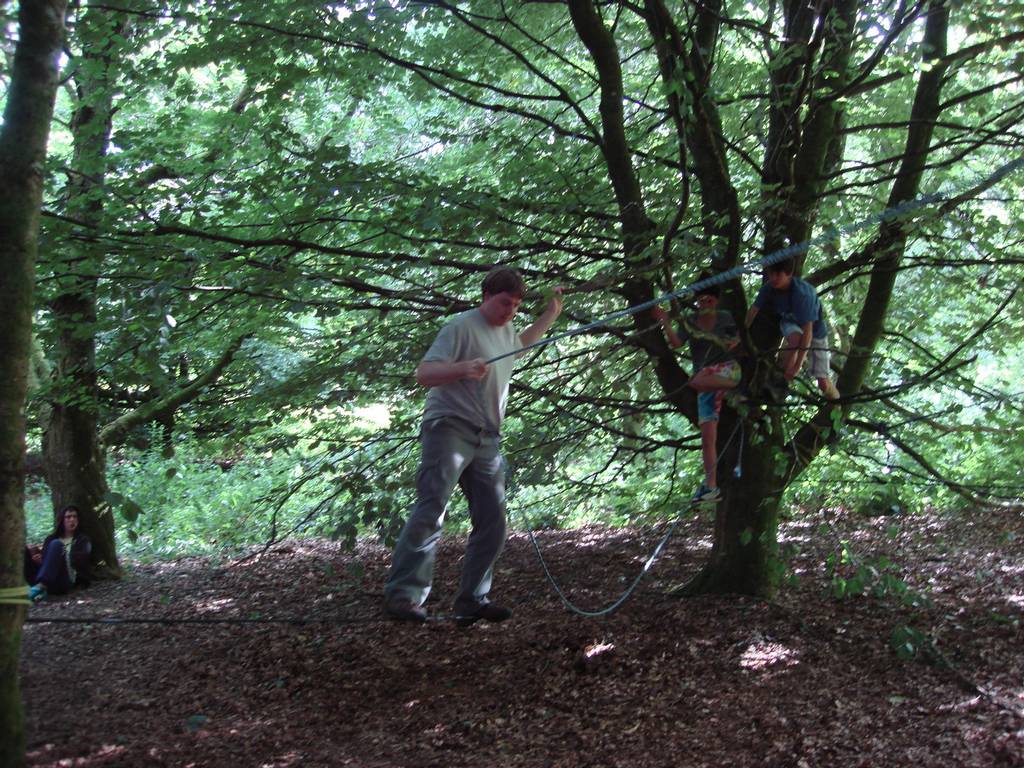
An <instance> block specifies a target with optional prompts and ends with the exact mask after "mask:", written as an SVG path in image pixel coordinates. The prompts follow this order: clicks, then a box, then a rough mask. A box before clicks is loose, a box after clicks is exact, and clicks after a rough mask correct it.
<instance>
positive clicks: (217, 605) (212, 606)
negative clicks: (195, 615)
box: [196, 597, 235, 613]
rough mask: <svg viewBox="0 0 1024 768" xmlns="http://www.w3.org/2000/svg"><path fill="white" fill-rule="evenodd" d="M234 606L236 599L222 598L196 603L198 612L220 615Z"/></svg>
mask: <svg viewBox="0 0 1024 768" xmlns="http://www.w3.org/2000/svg"><path fill="white" fill-rule="evenodd" d="M234 604H235V598H233V597H221V598H218V599H216V600H202V601H200V602H198V603H196V610H197V611H200V612H202V613H220V612H221V611H223V610H225V609H226V608H231V607H232V606H233V605H234Z"/></svg>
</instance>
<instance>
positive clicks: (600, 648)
mask: <svg viewBox="0 0 1024 768" xmlns="http://www.w3.org/2000/svg"><path fill="white" fill-rule="evenodd" d="M614 650H615V644H614V643H594V644H593V645H588V646H587V647H586V648H584V649H583V658H585V659H592V658H594V657H595V656H600V655H601V654H602V653H609V652H610V651H614Z"/></svg>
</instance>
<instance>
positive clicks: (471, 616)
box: [455, 603, 512, 627]
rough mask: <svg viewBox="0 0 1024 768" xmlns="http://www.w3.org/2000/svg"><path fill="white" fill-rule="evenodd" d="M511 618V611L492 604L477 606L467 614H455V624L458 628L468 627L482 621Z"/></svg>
mask: <svg viewBox="0 0 1024 768" xmlns="http://www.w3.org/2000/svg"><path fill="white" fill-rule="evenodd" d="M511 618H512V610H511V609H509V608H505V607H504V606H501V605H495V604H494V603H483V604H482V605H478V606H477V607H476V608H475V609H473V611H471V612H469V613H456V614H455V623H456V624H458V625H459V626H460V627H468V626H471V625H472V624H476V622H478V621H480V619H483V620H484V621H505V620H506V619H511Z"/></svg>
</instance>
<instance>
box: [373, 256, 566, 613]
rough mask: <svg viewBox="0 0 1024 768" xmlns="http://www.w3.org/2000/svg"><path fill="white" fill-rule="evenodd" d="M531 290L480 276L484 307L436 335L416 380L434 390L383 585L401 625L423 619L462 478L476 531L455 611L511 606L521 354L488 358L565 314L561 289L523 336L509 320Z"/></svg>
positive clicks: (517, 280)
mask: <svg viewBox="0 0 1024 768" xmlns="http://www.w3.org/2000/svg"><path fill="white" fill-rule="evenodd" d="M525 293H526V286H525V285H524V283H523V278H522V276H521V275H520V274H519V273H518V272H517V271H516V270H514V269H511V268H509V267H495V268H494V269H492V270H491V271H490V272H488V273H487V276H486V277H485V278H484V282H483V300H482V301H481V303H480V306H478V307H476V308H475V309H471V310H469V311H468V312H463V313H462V314H460V315H458V316H456V317H455V318H454V319H453V320H452V321H451V322H449V323H448V324H447V325H445V326H444V327H443V328H442V329H441V332H440V333H439V334H438V335H437V338H436V339H434V343H433V344H432V345H431V346H430V349H429V350H428V351H427V354H426V355H424V357H423V360H422V361H421V362H420V364H419V367H417V368H416V381H417V382H418V383H419V384H421V385H423V386H425V387H429V389H430V392H429V393H428V394H427V403H426V408H425V409H424V413H423V423H422V426H421V429H420V446H421V449H422V455H421V459H420V466H419V470H418V471H417V473H416V505H415V507H413V510H412V513H411V514H410V515H409V519H408V520H407V521H406V523H405V527H404V528H403V529H402V533H401V535H400V536H399V537H398V543H397V544H396V545H395V551H394V554H393V556H392V563H391V573H390V575H389V576H388V581H387V584H386V585H385V587H384V609H385V612H386V613H387V614H388V616H390V617H391V618H394V619H398V620H400V621H418V622H422V621H426V618H427V612H426V610H425V609H424V608H423V603H424V601H425V600H426V599H427V595H428V594H429V593H430V586H431V582H432V578H433V571H434V556H435V550H436V548H437V543H438V541H439V540H440V538H441V526H442V524H443V523H444V516H445V512H446V510H447V507H448V500H449V498H450V497H451V494H452V492H453V491H454V489H455V484H456V483H458V484H459V485H460V486H461V487H462V491H463V493H465V494H466V498H467V499H468V500H469V515H470V522H471V524H472V530H471V531H470V534H469V541H468V542H467V544H466V554H465V558H464V562H463V566H462V580H461V584H460V586H459V592H458V594H457V595H456V597H455V605H454V608H455V617H456V621H457V622H458V623H459V624H460V625H462V626H468V625H470V624H472V623H473V622H475V621H477V620H479V619H486V620H487V621H504V620H505V619H507V618H509V617H510V616H511V615H512V611H510V610H509V609H508V608H505V607H502V606H499V605H496V604H495V603H491V602H489V601H488V599H487V594H488V592H490V589H491V577H492V573H493V568H494V563H495V562H496V561H497V559H498V555H499V554H500V553H501V549H502V547H503V546H504V544H505V471H504V460H503V459H502V457H501V450H500V440H501V422H502V419H503V418H504V416H505V404H506V402H507V400H508V383H509V379H510V378H511V377H512V368H513V366H514V364H515V356H509V357H505V358H502V359H501V360H497V361H495V362H493V363H491V364H490V365H488V364H487V362H486V361H487V360H490V359H492V358H494V357H497V356H499V355H504V354H507V353H509V352H513V351H515V350H518V349H520V348H522V347H524V346H528V345H530V344H532V343H534V342H536V341H539V340H540V339H541V338H542V337H543V336H544V334H545V333H547V331H548V329H549V328H550V327H551V326H552V325H553V324H554V322H555V320H556V319H557V318H558V316H559V315H560V314H561V312H562V297H561V289H556V291H555V293H554V294H553V295H552V297H551V299H550V301H549V302H548V304H547V306H546V307H545V309H544V312H543V313H542V314H541V316H540V317H539V318H537V320H536V321H535V322H534V323H533V324H532V325H531V326H530V327H529V328H527V329H526V330H525V331H523V332H522V333H521V334H517V333H516V331H515V328H514V327H513V326H512V318H513V317H515V314H516V312H517V311H518V309H519V304H520V303H521V302H522V300H523V295H524V294H525Z"/></svg>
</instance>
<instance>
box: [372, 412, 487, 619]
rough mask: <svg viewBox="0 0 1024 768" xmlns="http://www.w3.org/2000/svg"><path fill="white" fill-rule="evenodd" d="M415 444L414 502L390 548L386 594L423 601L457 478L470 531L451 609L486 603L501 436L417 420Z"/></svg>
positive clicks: (460, 424) (450, 421)
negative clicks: (420, 425) (417, 440)
mask: <svg viewBox="0 0 1024 768" xmlns="http://www.w3.org/2000/svg"><path fill="white" fill-rule="evenodd" d="M420 444H421V448H422V456H421V459H420V466H419V470H417V473H416V506H415V507H413V510H412V513H411V514H410V515H409V519H408V520H406V522H405V527H404V528H403V529H402V533H401V535H400V536H399V537H398V543H397V544H396V545H395V552H394V555H393V558H392V563H391V573H390V575H389V576H388V581H387V584H386V585H385V587H384V595H385V599H386V600H387V601H388V602H392V601H397V600H409V601H411V602H412V603H413V604H414V605H422V604H423V602H424V601H425V600H426V599H427V595H428V594H430V585H431V581H432V578H433V574H434V557H435V554H436V549H437V543H438V541H440V539H441V526H442V524H443V523H444V516H445V512H446V511H447V508H448V501H449V499H450V498H451V495H452V492H453V491H454V490H455V484H456V483H458V484H459V486H461V488H462V491H463V493H465V494H466V498H467V499H469V515H470V521H471V523H472V531H471V532H470V534H469V541H468V543H467V544H466V555H465V558H464V562H463V565H462V582H461V584H460V586H459V592H458V594H457V595H456V596H455V604H454V608H455V612H456V613H469V612H472V611H473V610H475V609H476V608H478V607H479V606H480V605H481V604H483V603H486V602H487V593H488V592H489V591H490V589H491V577H492V573H493V568H494V563H495V562H496V561H497V559H498V555H500V554H501V550H502V547H503V546H504V544H505V528H506V523H505V468H504V460H503V459H502V457H501V446H500V436H499V435H498V434H496V433H494V432H488V431H484V430H478V429H475V428H474V427H473V426H472V425H471V424H469V423H468V422H465V421H462V420H461V419H458V418H454V417H448V416H446V417H443V418H440V419H435V420H433V421H430V422H427V423H425V424H424V425H423V428H422V430H421V432H420Z"/></svg>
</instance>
